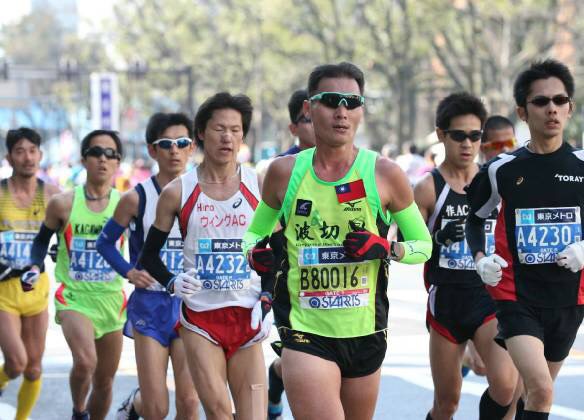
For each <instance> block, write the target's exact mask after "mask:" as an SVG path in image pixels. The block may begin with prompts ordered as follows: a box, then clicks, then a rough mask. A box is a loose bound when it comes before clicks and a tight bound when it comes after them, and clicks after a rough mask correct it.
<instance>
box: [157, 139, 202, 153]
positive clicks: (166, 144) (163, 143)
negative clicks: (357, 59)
mask: <svg viewBox="0 0 584 420" xmlns="http://www.w3.org/2000/svg"><path fill="white" fill-rule="evenodd" d="M192 142H193V140H191V139H189V138H188V137H179V138H178V139H158V140H155V141H153V142H152V146H158V147H160V148H161V149H165V150H169V149H170V148H171V147H172V145H173V144H174V145H176V147H177V148H179V149H184V148H185V147H189V146H190V145H191V143H192Z"/></svg>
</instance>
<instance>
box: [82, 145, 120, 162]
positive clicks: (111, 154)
mask: <svg viewBox="0 0 584 420" xmlns="http://www.w3.org/2000/svg"><path fill="white" fill-rule="evenodd" d="M102 155H104V156H105V157H106V158H107V159H117V160H120V159H121V156H120V154H119V153H118V152H117V151H116V150H114V149H112V148H111V147H101V146H93V147H90V148H89V149H85V152H83V157H84V158H86V157H87V156H92V157H95V158H100V157H101V156H102Z"/></svg>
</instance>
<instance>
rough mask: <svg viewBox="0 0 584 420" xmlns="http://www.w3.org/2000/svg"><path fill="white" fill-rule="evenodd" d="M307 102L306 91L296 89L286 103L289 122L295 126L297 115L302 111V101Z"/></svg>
mask: <svg viewBox="0 0 584 420" xmlns="http://www.w3.org/2000/svg"><path fill="white" fill-rule="evenodd" d="M307 100H308V91H307V90H306V89H298V90H297V91H296V92H294V93H293V94H292V96H290V100H289V101H288V114H290V122H291V123H292V124H296V120H297V119H298V115H299V114H300V112H301V111H302V105H303V104H304V101H307Z"/></svg>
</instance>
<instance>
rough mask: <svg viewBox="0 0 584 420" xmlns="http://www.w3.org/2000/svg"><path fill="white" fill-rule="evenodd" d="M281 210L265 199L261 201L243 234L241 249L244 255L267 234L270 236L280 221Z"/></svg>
mask: <svg viewBox="0 0 584 420" xmlns="http://www.w3.org/2000/svg"><path fill="white" fill-rule="evenodd" d="M279 213H280V210H276V209H273V208H271V207H270V206H268V205H267V204H266V203H265V202H264V201H263V200H262V201H260V203H259V204H258V207H257V208H256V210H255V213H254V214H253V219H252V220H251V224H250V225H249V228H248V229H247V232H245V235H243V240H242V243H241V250H242V251H243V254H244V255H247V253H248V252H249V250H250V249H251V248H253V247H254V246H255V244H256V243H258V242H259V241H261V240H262V239H263V238H265V237H266V236H270V235H271V234H272V232H273V230H274V228H275V227H276V223H278V214H279Z"/></svg>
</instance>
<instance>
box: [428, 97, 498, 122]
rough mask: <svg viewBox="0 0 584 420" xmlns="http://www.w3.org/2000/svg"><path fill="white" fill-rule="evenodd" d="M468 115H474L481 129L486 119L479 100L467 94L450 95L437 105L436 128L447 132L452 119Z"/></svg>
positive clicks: (483, 107) (482, 105) (483, 106)
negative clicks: (479, 122)
mask: <svg viewBox="0 0 584 420" xmlns="http://www.w3.org/2000/svg"><path fill="white" fill-rule="evenodd" d="M469 114H472V115H476V117H477V118H478V119H479V120H481V127H482V126H483V124H484V123H485V120H486V119H487V110H486V109H485V105H484V104H483V102H482V101H481V100H480V99H479V98H477V97H476V96H474V95H471V94H470V93H468V92H457V93H451V94H450V95H448V96H447V97H445V98H443V99H442V100H441V101H440V103H439V104H438V108H437V109H436V127H438V128H439V129H441V130H448V129H449V128H450V122H451V121H452V119H453V118H455V117H458V116H460V115H469Z"/></svg>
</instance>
